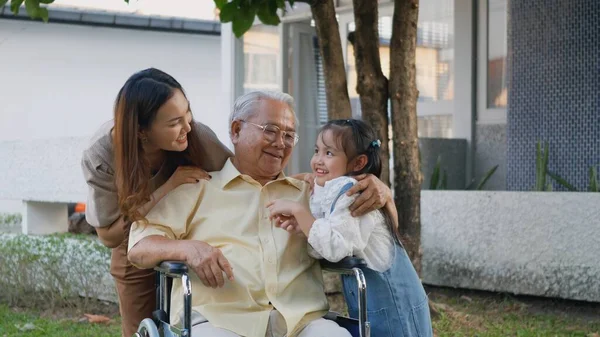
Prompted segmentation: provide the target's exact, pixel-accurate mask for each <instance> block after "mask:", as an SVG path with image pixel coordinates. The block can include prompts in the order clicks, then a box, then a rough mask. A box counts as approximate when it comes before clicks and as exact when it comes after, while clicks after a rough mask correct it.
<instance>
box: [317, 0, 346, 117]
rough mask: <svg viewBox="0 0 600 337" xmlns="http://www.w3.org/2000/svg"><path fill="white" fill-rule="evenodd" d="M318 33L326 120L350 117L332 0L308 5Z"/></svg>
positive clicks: (340, 43) (343, 66) (318, 0)
mask: <svg viewBox="0 0 600 337" xmlns="http://www.w3.org/2000/svg"><path fill="white" fill-rule="evenodd" d="M310 8H311V11H312V15H313V19H314V20H315V26H316V29H317V36H318V38H319V52H320V53H321V59H322V60H323V73H324V77H325V91H326V93H327V114H328V116H329V119H343V118H351V117H352V109H351V107H350V98H349V97H348V83H347V82H346V67H345V65H344V56H343V53H342V41H341V40H340V32H339V27H338V22H337V19H336V17H335V5H334V3H333V0H315V1H312V2H311V5H310Z"/></svg>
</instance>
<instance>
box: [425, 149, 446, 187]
mask: <svg viewBox="0 0 600 337" xmlns="http://www.w3.org/2000/svg"><path fill="white" fill-rule="evenodd" d="M441 167H442V156H441V155H440V156H438V157H437V161H436V162H435V166H434V167H433V172H432V173H431V179H430V180H429V189H430V190H445V189H447V187H448V174H447V172H446V170H443V171H442V168H441ZM440 178H441V179H440Z"/></svg>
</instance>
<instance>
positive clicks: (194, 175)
mask: <svg viewBox="0 0 600 337" xmlns="http://www.w3.org/2000/svg"><path fill="white" fill-rule="evenodd" d="M210 178H211V176H210V174H208V172H206V171H204V170H203V169H201V168H199V167H195V166H179V167H178V168H177V169H176V170H175V172H173V174H172V175H171V177H170V178H169V180H167V182H166V183H165V184H168V186H169V187H170V189H171V190H173V189H175V188H177V187H178V186H179V185H183V184H195V183H197V182H199V181H200V179H206V180H210Z"/></svg>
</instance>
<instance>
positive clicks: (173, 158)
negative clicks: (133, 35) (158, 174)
mask: <svg viewBox="0 0 600 337" xmlns="http://www.w3.org/2000/svg"><path fill="white" fill-rule="evenodd" d="M175 90H180V91H181V92H182V93H183V95H184V96H185V92H184V91H183V88H182V87H181V84H179V82H177V81H176V80H175V79H174V78H173V77H172V76H171V75H169V74H167V73H165V72H163V71H160V70H158V69H154V68H149V69H145V70H142V71H139V72H137V73H135V74H133V75H132V76H131V77H129V79H128V80H127V81H126V82H125V84H124V85H123V87H122V88H121V90H119V94H118V95H117V99H116V101H115V110H114V112H115V116H114V140H113V144H114V145H113V147H114V155H115V158H114V159H115V176H116V179H115V184H116V187H117V191H118V198H119V207H120V209H121V212H122V214H123V215H125V217H126V219H128V220H129V221H135V220H140V219H142V217H141V215H140V214H139V212H138V211H137V210H138V208H140V207H141V206H142V205H144V204H145V203H146V202H148V201H149V200H150V195H151V191H150V179H151V177H152V172H151V168H150V164H149V162H148V159H147V158H146V154H145V153H144V148H143V147H142V142H141V141H140V139H139V133H140V131H142V130H145V129H148V128H149V127H150V126H151V125H152V122H154V120H155V119H156V115H157V112H158V109H159V108H160V107H161V106H162V105H163V104H165V102H167V101H168V100H169V99H170V98H171V97H173V94H174V93H175ZM190 126H191V128H192V130H191V131H190V132H189V134H188V136H187V140H188V147H187V148H186V149H185V150H184V151H182V152H175V151H168V152H167V153H166V157H165V160H166V162H165V163H166V164H168V165H167V167H166V169H167V170H169V171H170V172H169V171H167V173H169V174H170V173H172V172H173V171H174V170H175V168H177V166H179V165H194V166H198V167H201V162H200V160H201V158H202V152H201V147H200V141H199V139H198V135H197V132H198V131H197V130H196V127H195V125H194V123H193V122H192V123H191V124H190Z"/></svg>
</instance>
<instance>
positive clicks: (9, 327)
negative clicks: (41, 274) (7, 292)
mask: <svg viewBox="0 0 600 337" xmlns="http://www.w3.org/2000/svg"><path fill="white" fill-rule="evenodd" d="M111 311H113V312H114V310H111ZM109 316H111V317H110V318H111V320H110V321H108V322H107V323H102V324H100V323H94V324H92V323H89V319H88V318H87V317H86V316H84V314H83V313H77V310H72V309H71V310H68V309H58V310H46V311H44V312H39V311H35V310H31V309H29V310H25V309H20V308H9V307H8V306H6V305H4V304H0V337H12V336H23V337H54V336H56V337H59V336H60V337H67V336H68V337H71V336H73V337H119V336H121V324H120V320H119V318H118V316H116V315H114V314H113V315H109Z"/></svg>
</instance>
